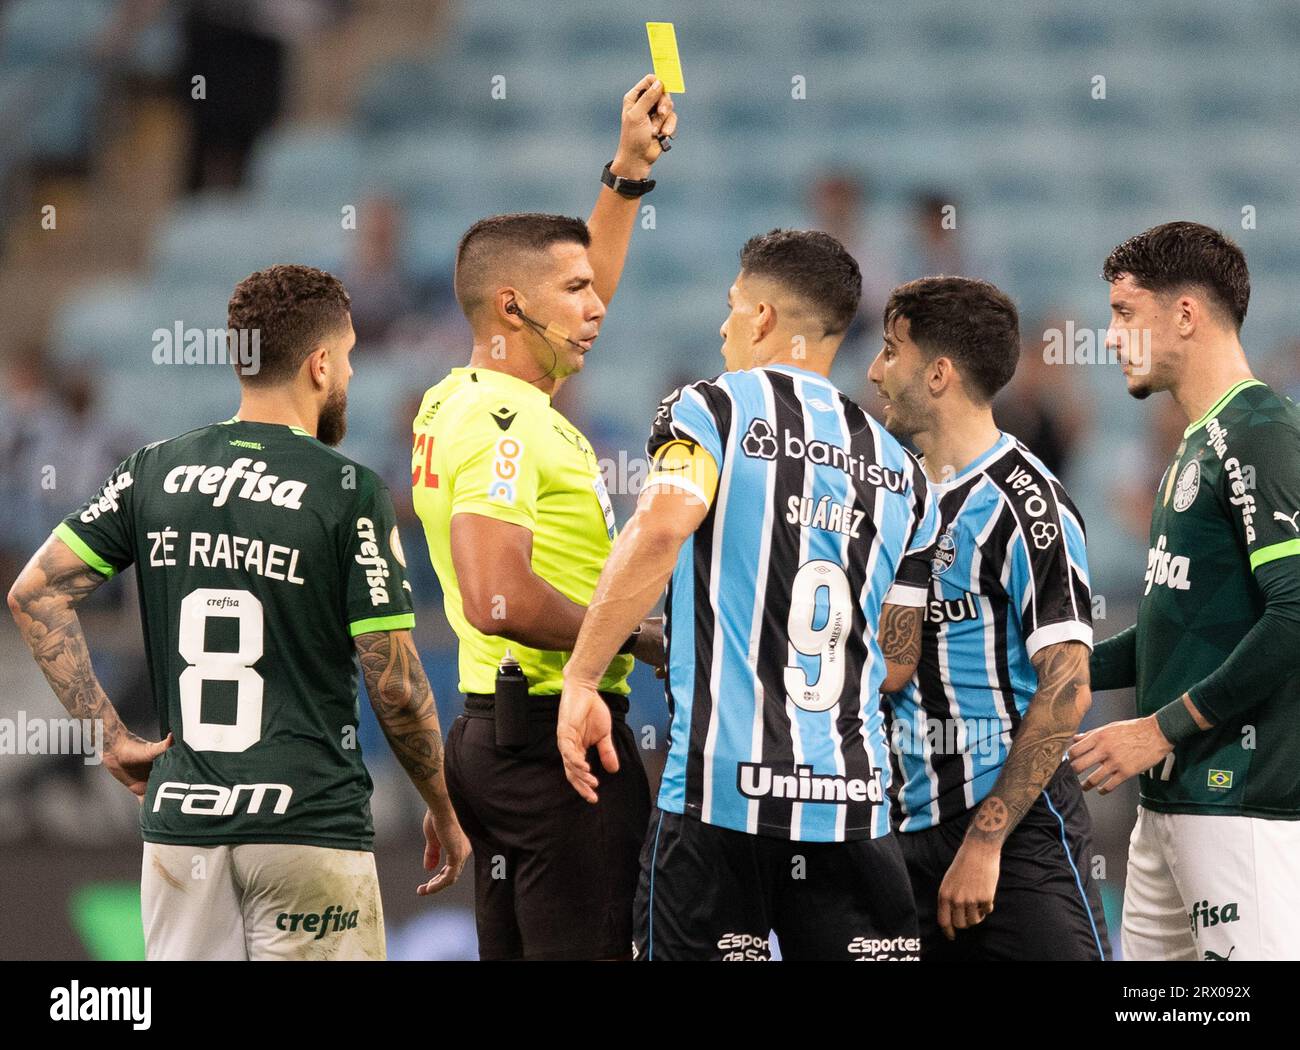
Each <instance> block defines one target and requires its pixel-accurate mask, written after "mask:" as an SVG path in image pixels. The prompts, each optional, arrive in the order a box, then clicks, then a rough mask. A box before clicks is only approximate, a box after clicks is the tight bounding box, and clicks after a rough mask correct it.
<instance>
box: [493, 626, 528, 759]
mask: <svg viewBox="0 0 1300 1050" xmlns="http://www.w3.org/2000/svg"><path fill="white" fill-rule="evenodd" d="M528 704H529V700H528V679H527V678H525V677H524V671H523V668H522V667H520V666H519V661H518V660H516V659H515V658H514V657H513V656H511V655H510V650H509V649H507V650H506V655H505V656H504V657H503V658H502V660H501V664H500V666H499V667H498V668H497V678H496V689H495V692H494V694H493V721H494V722H495V724H496V741H497V747H508V748H512V749H517V748H521V747H525V746H527V744H528Z"/></svg>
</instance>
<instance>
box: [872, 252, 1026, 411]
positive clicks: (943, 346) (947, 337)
mask: <svg viewBox="0 0 1300 1050" xmlns="http://www.w3.org/2000/svg"><path fill="white" fill-rule="evenodd" d="M903 317H906V318H907V320H908V321H910V322H911V329H910V335H911V338H912V341H913V342H914V343H916V344H917V345H918V346H919V347H920V348H921V350H922V351H923V352H924V353H925V354H926V355H927V356H928V357H929V358H930V359H931V360H933V359H934V358H935V357H939V356H941V355H942V356H944V357H950V358H952V360H953V363H954V364H955V365H956V366H957V368H958V369H959V370H960V372H961V374H962V376H963V378H965V380H966V381H967V383H968V384H969V387H970V390H971V393H972V394H973V395H974V396H975V397H976V398H977V399H979V400H982V401H984V402H988V401H992V400H993V396H994V395H995V394H996V393H997V392H998V391H999V390H1001V389H1002V388H1003V387H1004V386H1006V385H1007V383H1009V382H1010V381H1011V377H1012V376H1013V375H1015V373H1016V363H1017V362H1018V361H1019V360H1020V317H1019V315H1018V314H1017V313H1016V304H1015V303H1013V302H1012V301H1011V298H1010V297H1009V296H1008V295H1007V294H1006V293H1005V292H1003V291H1002V290H1001V289H999V288H998V287H996V286H995V285H992V284H989V282H988V281H979V280H976V279H975V278H973V277H922V278H920V279H919V280H916V281H909V282H908V283H907V284H900V285H899V286H898V287H897V288H895V289H894V290H893V291H892V292H890V293H889V301H888V302H887V303H886V304H885V316H884V324H885V328H886V330H888V328H889V326H890V325H891V324H893V323H894V322H895V321H896V320H898V319H900V318H903Z"/></svg>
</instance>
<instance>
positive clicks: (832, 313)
mask: <svg viewBox="0 0 1300 1050" xmlns="http://www.w3.org/2000/svg"><path fill="white" fill-rule="evenodd" d="M740 269H741V272H742V273H744V274H746V275H748V276H751V277H765V278H767V279H769V280H772V281H776V282H777V283H779V284H781V285H782V286H783V287H784V288H786V289H787V290H788V291H790V292H792V293H793V294H795V295H797V296H798V297H799V298H800V299H802V300H803V301H804V302H805V303H807V304H808V306H809V307H810V308H811V309H812V310H813V311H814V312H815V313H816V314H817V317H818V319H819V320H820V321H821V324H822V327H823V328H824V329H825V331H826V334H827V335H837V334H839V333H840V332H844V331H846V330H847V329H848V327H849V324H850V323H851V322H852V321H853V318H854V316H855V315H856V314H857V312H858V303H859V302H860V301H861V299H862V271H861V270H859V269H858V263H857V260H856V259H854V258H853V256H852V255H850V254H849V253H848V251H847V250H845V247H844V245H842V244H841V243H840V242H839V241H837V240H836V239H835V238H834V237H832V236H831V235H830V234H829V233H822V232H821V231H820V230H771V231H769V232H768V233H762V234H759V235H758V236H757V237H751V238H750V239H749V240H747V241H746V242H745V246H744V247H743V248H741V249H740Z"/></svg>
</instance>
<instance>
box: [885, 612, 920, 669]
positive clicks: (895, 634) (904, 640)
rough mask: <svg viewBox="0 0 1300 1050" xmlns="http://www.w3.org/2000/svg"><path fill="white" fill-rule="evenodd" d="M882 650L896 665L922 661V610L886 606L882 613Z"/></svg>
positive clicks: (887, 658) (886, 657)
mask: <svg viewBox="0 0 1300 1050" xmlns="http://www.w3.org/2000/svg"><path fill="white" fill-rule="evenodd" d="M880 649H881V651H882V652H883V653H884V654H885V659H886V660H888V661H889V662H890V663H895V664H910V665H913V666H915V664H916V662H917V661H918V660H920V659H921V610H920V609H912V608H908V607H907V606H904V605H888V604H886V605H885V606H884V607H883V608H882V609H881V613H880Z"/></svg>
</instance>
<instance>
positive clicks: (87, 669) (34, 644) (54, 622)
mask: <svg viewBox="0 0 1300 1050" xmlns="http://www.w3.org/2000/svg"><path fill="white" fill-rule="evenodd" d="M105 579H106V577H104V576H102V575H100V574H99V573H98V572H96V571H95V570H94V569H92V568H91V567H90V566H89V565H87V564H86V563H85V562H84V561H82V560H81V558H79V557H78V556H77V554H76V553H75V552H74V551H73V550H72V549H71V548H70V547H69V546H68V545H67V544H66V543H64V542H63V541H62V540H60V539H58V538H57V537H54V536H51V537H50V538H49V539H48V540H46V541H45V543H44V545H43V546H42V547H41V549H40V550H38V551H37V552H36V553H35V554H34V555H33V556H32V560H31V561H29V562H28V563H27V566H26V568H24V569H23V571H22V572H21V573H19V575H18V579H17V580H15V581H14V585H13V588H12V589H11V590H10V591H9V610H10V612H12V613H13V618H14V622H15V623H16V624H17V625H18V632H19V633H20V634H21V635H22V637H23V641H25V642H26V643H27V648H29V649H30V650H31V651H32V656H34V657H35V658H36V664H37V666H38V667H40V669H41V673H42V674H43V675H45V680H46V681H47V682H49V683H50V688H51V689H53V690H54V694H55V695H56V696H57V697H58V698H59V702H60V703H61V704H63V706H64V707H65V708H66V709H67V711H68V714H70V715H71V716H72V717H73V718H79V719H81V718H84V719H91V720H98V721H101V722H102V724H103V726H104V747H105V749H108V750H111V749H112V748H113V746H114V745H115V744H116V743H117V742H118V741H119V740H120V739H121V738H123V737H124V736H125V737H133V738H135V739H139V738H138V737H135V736H134V734H133V733H130V732H129V731H128V730H127V729H126V727H125V726H124V725H123V724H122V720H121V719H120V718H119V717H118V715H117V710H116V709H115V708H114V707H113V705H112V704H111V703H110V702H109V699H108V697H107V695H105V693H104V689H103V687H102V686H101V685H100V684H99V679H98V678H96V677H95V669H94V668H93V667H92V666H91V663H90V650H89V648H88V647H87V645H86V636H85V634H84V633H83V632H82V630H81V620H80V619H79V618H78V616H77V611H76V607H77V605H78V604H79V603H80V602H81V601H82V599H84V598H85V597H86V596H87V595H88V594H90V593H91V592H92V591H94V590H95V588H97V587H98V586H99V585H100V584H102V583H103V582H104V581H105Z"/></svg>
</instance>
